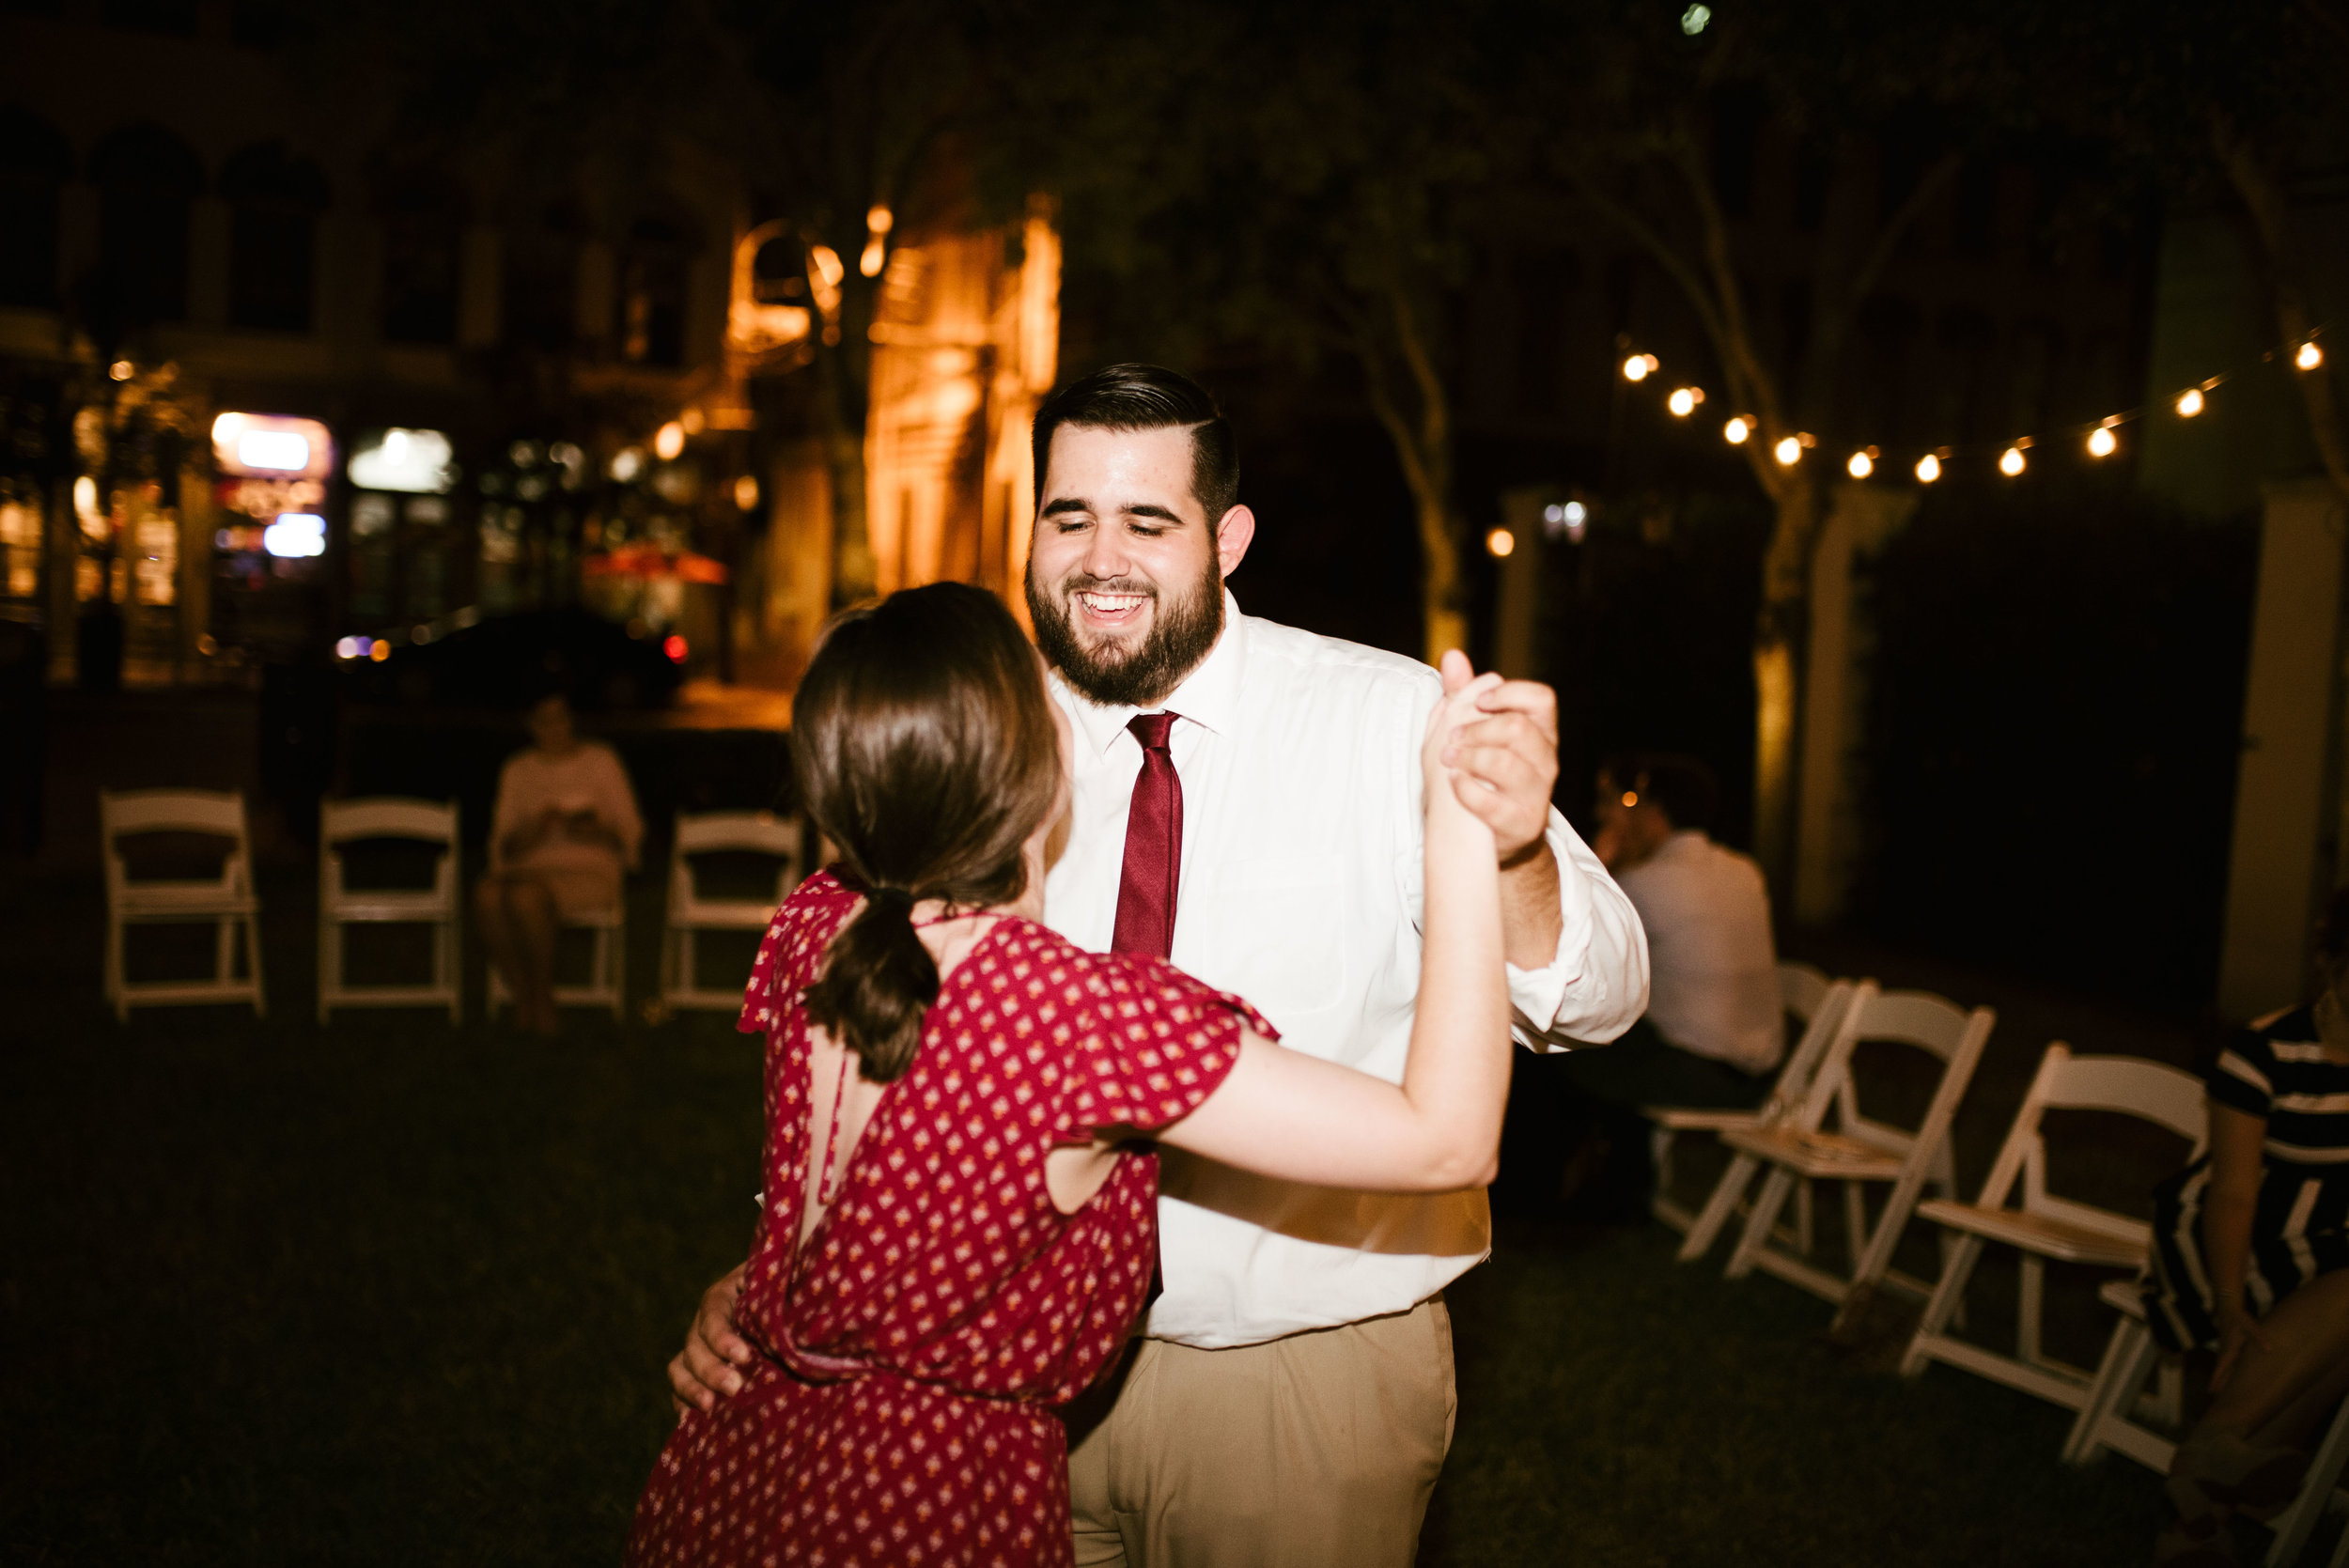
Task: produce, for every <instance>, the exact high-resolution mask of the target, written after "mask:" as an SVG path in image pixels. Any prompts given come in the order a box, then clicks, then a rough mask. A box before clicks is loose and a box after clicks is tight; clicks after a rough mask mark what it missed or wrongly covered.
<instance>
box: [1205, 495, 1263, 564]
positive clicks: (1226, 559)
mask: <svg viewBox="0 0 2349 1568" xmlns="http://www.w3.org/2000/svg"><path fill="white" fill-rule="evenodd" d="M1255 536H1256V514H1255V513H1253V512H1252V511H1250V510H1249V509H1248V508H1247V507H1245V506H1235V507H1233V508H1232V509H1231V510H1230V511H1228V512H1226V513H1224V514H1223V520H1222V521H1221V522H1219V523H1217V524H1216V525H1215V559H1216V564H1217V565H1218V566H1219V567H1221V568H1222V571H1223V575H1224V576H1226V577H1229V576H1231V575H1232V574H1233V573H1234V572H1236V571H1237V570H1239V564H1240V562H1241V561H1243V560H1245V559H1247V556H1248V546H1249V544H1250V542H1251V541H1252V540H1253V539H1254V538H1255Z"/></svg>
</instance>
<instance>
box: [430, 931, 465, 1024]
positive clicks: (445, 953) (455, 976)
mask: <svg viewBox="0 0 2349 1568" xmlns="http://www.w3.org/2000/svg"><path fill="white" fill-rule="evenodd" d="M439 959H440V962H439V965H438V967H437V972H436V973H435V974H434V975H433V984H434V985H436V986H440V987H441V988H442V989H443V990H444V991H446V992H447V993H448V1022H449V1027H450V1028H452V1029H455V1028H458V1027H459V1026H460V1025H462V1024H463V1023H464V1021H465V946H464V939H463V932H462V930H461V928H460V927H459V924H458V922H457V917H456V916H455V915H451V916H450V917H449V918H448V919H447V920H444V921H443V922H442V923H441V950H440V953H439Z"/></svg>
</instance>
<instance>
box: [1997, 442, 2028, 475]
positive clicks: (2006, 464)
mask: <svg viewBox="0 0 2349 1568" xmlns="http://www.w3.org/2000/svg"><path fill="white" fill-rule="evenodd" d="M2023 467H2024V461H2023V449H2022V448H2021V447H2019V446H2010V447H2008V448H2007V449H2006V450H2005V451H2003V452H2001V453H1999V473H2000V474H2005V475H2006V476H2007V477H2008V478H2010V479H2012V478H2014V477H2015V475H2016V474H2020V473H2022V472H2023Z"/></svg>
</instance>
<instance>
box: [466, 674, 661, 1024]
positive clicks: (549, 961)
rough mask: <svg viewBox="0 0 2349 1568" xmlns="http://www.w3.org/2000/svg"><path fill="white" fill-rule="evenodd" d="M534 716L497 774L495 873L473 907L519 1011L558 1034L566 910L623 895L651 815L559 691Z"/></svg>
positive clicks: (517, 1015) (615, 759) (521, 1020)
mask: <svg viewBox="0 0 2349 1568" xmlns="http://www.w3.org/2000/svg"><path fill="white" fill-rule="evenodd" d="M528 723H529V726H530V739H531V744H530V745H529V746H528V747H526V748H524V749H523V750H521V751H520V752H517V753H514V754H513V755H512V756H510V757H508V758H507V759H506V770H505V771H504V772H503V773H501V774H500V775H499V776H498V798H497V809H496V810H495V811H494V812H493V813H491V816H490V873H489V875H488V876H486V877H482V878H481V885H480V887H479V889H478V890H476V893H475V895H474V912H475V913H476V914H477V915H478V916H479V917H480V920H481V934H482V936H483V937H484V938H485V939H487V940H488V942H489V944H490V962H491V963H492V964H495V965H496V966H497V970H498V974H499V975H500V977H501V978H503V979H504V980H505V982H506V990H507V991H508V992H510V993H512V995H513V998H514V1021H515V1022H516V1023H517V1024H519V1025H520V1026H521V1028H523V1029H525V1030H528V1031H530V1032H533V1033H537V1034H552V1033H554V1032H555V1029H556V1019H555V1009H554V939H555V933H556V931H557V929H558V928H559V927H560V926H561V924H562V923H563V921H564V920H565V919H567V918H569V917H574V916H579V915H587V914H594V913H596V912H598V911H599V910H603V909H609V908H614V906H616V905H617V904H618V903H619V901H620V877H621V874H622V873H623V872H625V871H628V870H632V869H633V868H634V867H635V864H636V850H637V846H638V845H639V844H640V843H641V842H642V841H643V839H644V836H645V823H644V818H643V817H642V816H640V815H637V811H636V794H635V791H633V790H631V789H630V788H629V784H628V773H627V771H626V770H625V769H624V768H621V766H620V759H619V756H618V755H617V754H616V753H614V751H613V750H612V748H611V747H609V746H607V745H605V744H604V743H603V742H602V741H600V740H583V739H581V738H580V737H579V731H578V727H577V725H576V723H575V722H574V721H573V719H572V715H571V705H570V701H569V699H568V698H567V697H566V696H565V695H564V694H563V693H562V692H561V691H550V692H548V693H547V694H546V695H545V696H542V697H540V698H539V699H538V700H537V702H536V703H534V704H532V705H531V708H530V714H529V719H528Z"/></svg>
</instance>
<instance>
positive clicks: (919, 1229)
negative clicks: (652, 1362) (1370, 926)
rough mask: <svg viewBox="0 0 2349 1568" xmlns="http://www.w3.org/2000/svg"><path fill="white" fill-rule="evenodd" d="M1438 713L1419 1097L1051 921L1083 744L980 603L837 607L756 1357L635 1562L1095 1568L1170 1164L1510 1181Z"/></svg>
mask: <svg viewBox="0 0 2349 1568" xmlns="http://www.w3.org/2000/svg"><path fill="white" fill-rule="evenodd" d="M1496 683H1497V677H1494V676H1490V675H1487V676H1485V677H1482V678H1480V679H1479V680H1477V681H1475V682H1474V683H1473V684H1471V685H1470V686H1469V687H1468V688H1466V689H1465V690H1464V691H1461V692H1460V693H1459V694H1458V695H1456V696H1454V697H1451V698H1448V699H1446V700H1445V701H1444V702H1443V703H1442V704H1440V705H1439V706H1438V707H1437V709H1436V711H1435V713H1434V714H1433V715H1432V716H1431V720H1430V723H1429V726H1428V736H1427V739H1426V745H1425V749H1424V751H1423V755H1422V766H1423V769H1424V777H1425V778H1426V781H1427V786H1426V789H1425V791H1424V794H1425V805H1424V811H1425V813H1426V831H1425V842H1426V848H1425V862H1426V872H1425V887H1426V906H1425V908H1426V915H1425V932H1426V941H1425V944H1424V946H1423V950H1422V955H1421V970H1420V992H1419V1006H1418V1009H1417V1015H1416V1017H1415V1018H1414V1020H1413V1023H1412V1027H1411V1047H1410V1057H1409V1060H1408V1063H1406V1065H1405V1067H1404V1075H1403V1081H1402V1082H1401V1083H1400V1084H1395V1083H1390V1082H1387V1081H1385V1080H1383V1079H1377V1078H1373V1077H1371V1076H1369V1075H1367V1074H1363V1073H1357V1072H1354V1071H1352V1070H1350V1069H1348V1068H1346V1067H1341V1066H1338V1065H1336V1064H1334V1063H1327V1062H1322V1061H1319V1060H1316V1059H1315V1058H1313V1057H1310V1056H1306V1055H1303V1054H1301V1053H1299V1052H1294V1051H1289V1050H1286V1049H1283V1048H1282V1047H1280V1046H1278V1045H1276V1044H1274V1038H1275V1036H1274V1033H1273V1031H1272V1028H1271V1026H1270V1025H1268V1024H1267V1023H1266V1022H1265V1020H1264V1019H1263V1017H1260V1016H1259V1015H1258V1014H1257V1013H1256V1011H1255V1010H1254V1009H1253V1008H1252V1007H1250V1006H1249V1005H1248V1003H1247V1002H1245V1001H1241V1000H1240V999H1239V998H1237V997H1235V996H1231V995H1227V994H1225V993H1223V992H1220V991H1216V990H1214V989H1212V988H1210V987H1209V986H1206V985H1204V984H1202V983H1201V982H1199V981H1197V980H1194V979H1192V978H1190V976H1189V975H1186V974H1184V973H1183V972H1182V971H1181V970H1177V969H1175V967H1174V966H1173V965H1171V964H1169V963H1167V962H1165V961H1164V960H1163V959H1159V958H1151V957H1143V956H1139V955H1125V954H1098V953H1087V952H1085V951H1083V950H1082V949H1081V948H1079V947H1077V946H1075V945H1074V944H1073V943H1071V942H1069V941H1068V940H1067V939H1066V938H1064V937H1061V936H1059V935H1057V934H1056V933H1054V932H1052V931H1050V930H1049V929H1047V928H1046V927H1045V926H1043V925H1041V924H1037V922H1038V919H1039V917H1040V916H1041V914H1042V912H1043V906H1044V872H1045V860H1046V847H1045V846H1046V844H1047V841H1048V840H1049V838H1050V834H1051V832H1052V830H1053V828H1054V826H1055V825H1056V824H1057V823H1058V822H1059V820H1060V818H1061V816H1062V815H1063V813H1064V812H1065V811H1066V803H1067V800H1068V784H1067V774H1066V759H1065V750H1066V747H1067V746H1068V745H1069V744H1070V741H1069V736H1068V721H1067V719H1066V716H1065V715H1063V714H1062V712H1061V710H1060V707H1059V705H1057V704H1056V703H1054V702H1053V701H1052V700H1051V699H1050V697H1049V696H1048V695H1047V694H1046V692H1045V688H1044V668H1043V662H1042V660H1040V659H1038V657H1037V656H1036V653H1035V650H1034V648H1032V647H1030V646H1029V645H1028V643H1027V639H1026V637H1025V636H1024V635H1023V634H1022V633H1021V632H1020V630H1019V625H1018V624H1017V623H1016V622H1015V621H1013V619H1012V618H1011V613H1010V612H1009V611H1007V610H1005V609H1004V608H1003V604H1002V603H1001V602H1000V601H998V600H997V599H996V598H994V597H993V596H991V595H989V594H988V593H986V592H984V591H982V590H980V589H977V588H972V587H968V586H965V585H963V584H960V583H954V582H941V583H933V584H931V585H930V586H928V587H924V588H914V589H908V590H906V591H904V592H901V593H897V594H893V595H892V596H890V598H888V599H886V600H885V601H883V602H882V603H881V604H880V605H879V607H878V608H875V609H872V610H865V611H858V612H853V613H849V614H848V616H846V617H844V618H843V619H842V620H841V621H840V623H839V624H838V625H837V626H835V627H834V628H833V629H832V632H831V634H830V635H829V636H828V637H827V638H826V639H825V641H824V643H823V644H822V645H821V647H819V648H818V649H817V655H816V658H815V660H814V662H813V663H812V664H811V665H810V666H809V669H808V672H807V675H806V677H805V679H804V680H802V681H801V685H800V690H799V694H798V697H797V698H796V699H795V701H794V703H793V705H792V726H791V753H792V760H793V767H794V770H795V772H796V774H797V777H798V781H799V786H800V799H801V800H802V801H803V802H804V803H805V805H806V808H807V811H808V813H809V815H811V816H813V817H814V818H815V821H816V824H817V827H819V828H821V829H822V830H823V831H824V833H825V835H826V836H827V837H828V838H829V839H831V840H832V843H834V844H835V845H837V846H839V850H840V854H841V857H842V864H841V865H840V866H839V867H838V868H836V869H834V870H829V871H821V872H818V873H817V874H816V875H815V876H813V877H809V878H808V879H807V881H806V882H805V883H803V884H802V885H801V888H800V889H799V891H798V892H796V893H793V894H792V895H791V897H790V898H789V899H788V900H786V902H785V904H784V906H783V908H781V909H780V910H778V911H777V912H776V915H775V919H774V923H773V924H772V925H771V926H770V929H769V931H768V935H767V939H766V941H765V943H764V944H763V945H762V946H761V948H760V951H759V955H758V963H757V967H756V968H755V970H754V971H753V974H752V977H751V986H750V992H749V998H748V1001H747V1004H746V1006H745V1008H744V1011H743V1018H742V1027H743V1029H744V1030H745V1031H748V1032H756V1033H760V1034H764V1035H765V1036H766V1040H767V1068H766V1073H767V1096H766V1097H767V1146H766V1155H765V1188H764V1193H763V1197H762V1202H761V1212H760V1219H759V1221H758V1224H757V1228H756V1230H755V1232H754V1236H753V1239H752V1246H751V1255H750V1262H749V1263H748V1264H747V1265H745V1267H744V1271H743V1276H742V1287H741V1295H740V1297H739V1300H738V1302H737V1305H736V1314H737V1318H738V1321H739V1324H740V1327H741V1331H742V1333H743V1335H744V1337H745V1338H747V1339H749V1340H750V1341H751V1342H752V1343H754V1345H755V1346H757V1348H758V1349H759V1350H760V1351H762V1352H763V1353H764V1354H763V1355H762V1356H761V1357H760V1358H758V1359H757V1360H755V1361H754V1362H753V1363H752V1364H751V1365H750V1366H749V1367H747V1368H745V1369H743V1370H744V1372H745V1374H746V1375H745V1380H744V1383H743V1386H742V1387H741V1389H739V1391H737V1392H735V1393H733V1394H732V1395H730V1396H728V1397H726V1398H724V1399H722V1400H720V1401H718V1402H717V1403H716V1404H715V1405H713V1406H712V1407H711V1408H709V1409H708V1410H706V1411H705V1410H701V1409H687V1410H685V1411H684V1413H683V1417H682V1420H681V1421H680V1422H679V1424H678V1426H677V1431H676V1432H675V1433H674V1434H673V1435H672V1436H671V1437H670V1438H669V1442H668V1446H667V1447H666V1448H665V1449H664V1450H663V1451H662V1452H661V1459H660V1462H659V1465H658V1466H657V1467H656V1468H655V1469H654V1471H653V1476H652V1480H651V1483H650V1484H649V1485H648V1486H647V1487H646V1491H645V1495H644V1498H643V1500H642V1501H641V1502H639V1503H638V1505H637V1511H636V1528H635V1534H634V1538H633V1540H632V1541H631V1542H630V1547H629V1556H628V1560H629V1561H630V1563H631V1564H635V1565H638V1568H652V1565H661V1568H670V1565H681V1564H687V1563H699V1564H716V1563H742V1564H756V1563H778V1564H788V1563H802V1562H804V1563H825V1562H829V1563H840V1564H846V1563H872V1564H880V1563H911V1562H920V1563H926V1564H931V1565H933V1568H949V1565H972V1568H975V1565H978V1564H1002V1565H1004V1568H1020V1565H1043V1568H1061V1565H1066V1564H1067V1563H1069V1562H1070V1561H1071V1560H1072V1557H1073V1552H1074V1543H1073V1540H1072V1538H1071V1533H1070V1524H1069V1514H1068V1467H1067V1451H1066V1432H1065V1429H1064V1428H1063V1426H1062V1423H1061V1421H1060V1419H1059V1417H1058V1415H1057V1413H1056V1412H1057V1411H1058V1410H1059V1408H1060V1407H1061V1406H1063V1405H1066V1404H1067V1403H1068V1402H1069V1401H1070V1400H1072V1399H1074V1398H1075V1397H1076V1396H1077V1395H1078V1394H1079V1393H1081V1392H1082V1391H1083V1390H1084V1389H1085V1388H1086V1386H1087V1385H1088V1384H1090V1383H1092V1382H1093V1381H1094V1379H1095V1378H1096V1377H1097V1376H1098V1375H1099V1374H1101V1372H1102V1371H1103V1369H1104V1368H1105V1367H1107V1366H1109V1365H1110V1364H1111V1363H1112V1361H1113V1360H1114V1359H1115V1358H1116V1357H1117V1355H1118V1353H1119V1352H1120V1351H1121V1350H1122V1349H1123V1348H1124V1346H1125V1343H1126V1340H1127V1336H1128V1332H1129V1331H1130V1330H1131V1329H1132V1327H1134V1324H1135V1321H1136V1318H1137V1317H1138V1315H1139V1314H1140V1312H1141V1311H1142V1307H1143V1295H1144V1292H1145V1289H1146V1287H1147V1286H1148V1284H1149V1281H1150V1273H1151V1265H1153V1264H1154V1263H1155V1262H1156V1261H1157V1256H1158V1243H1157V1219H1158V1203H1157V1198H1158V1157H1157V1155H1156V1154H1155V1153H1154V1152H1152V1150H1153V1145H1152V1143H1150V1142H1148V1141H1145V1140H1149V1139H1155V1140H1157V1141H1159V1142H1164V1143H1168V1144H1171V1145H1173V1146H1175V1148H1178V1149H1185V1150H1189V1151H1190V1152H1192V1153H1195V1154H1199V1155H1204V1156H1206V1157H1208V1158H1211V1159H1215V1160H1220V1161H1221V1162H1223V1163H1224V1164H1227V1165H1232V1166H1237V1167H1238V1168H1240V1169H1242V1170H1246V1171H1255V1172H1263V1173H1265V1174H1268V1175H1273V1176H1278V1177H1281V1178H1283V1179H1284V1180H1288V1181H1301V1182H1318V1183H1323V1184H1326V1185H1330V1186H1336V1187H1344V1188H1357V1189H1366V1190H1375V1191H1394V1192H1403V1191H1414V1192H1416V1191H1426V1192H1443V1191H1454V1190H1457V1189H1460V1188H1469V1187H1475V1186H1481V1185H1483V1184H1484V1183H1485V1182H1486V1181H1488V1180H1490V1179H1491V1173H1492V1165H1493V1159H1494V1154H1495V1149H1496V1146H1497V1144H1498V1142H1499V1140H1500V1133H1501V1104H1502V1102H1503V1100H1504V1099H1505V1097H1506V1094H1507V1089H1508V1081H1509V1058H1510V1056H1511V1054H1512V1049H1511V1046H1510V1041H1509V1003H1508V995H1507V990H1506V982H1505V978H1504V975H1503V971H1502V965H1501V883H1500V872H1499V870H1498V867H1497V864H1496V860H1495V856H1494V850H1493V836H1492V831H1491V830H1490V829H1488V828H1486V826H1485V824H1484V823H1483V822H1482V821H1480V820H1479V819H1478V818H1477V817H1476V816H1474V815H1471V814H1470V811H1469V810H1468V808H1467V807H1466V806H1464V805H1462V804H1461V803H1460V801H1459V800H1458V799H1457V798H1456V797H1455V787H1472V786H1460V785H1457V784H1456V782H1455V775H1454V774H1453V773H1452V770H1451V769H1449V768H1446V767H1445V765H1444V763H1443V760H1442V758H1443V749H1444V747H1445V745H1446V744H1447V742H1448V741H1449V740H1450V738H1451V737H1452V735H1453V733H1454V731H1455V729H1456V728H1457V727H1458V726H1459V725H1460V724H1461V723H1462V722H1467V721H1472V720H1474V719H1475V718H1477V717H1478V714H1477V710H1476V701H1477V699H1478V697H1480V696H1481V695H1482V694H1483V693H1485V692H1486V691H1489V690H1490V689H1491V688H1492V687H1493V685H1495V684H1496Z"/></svg>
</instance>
